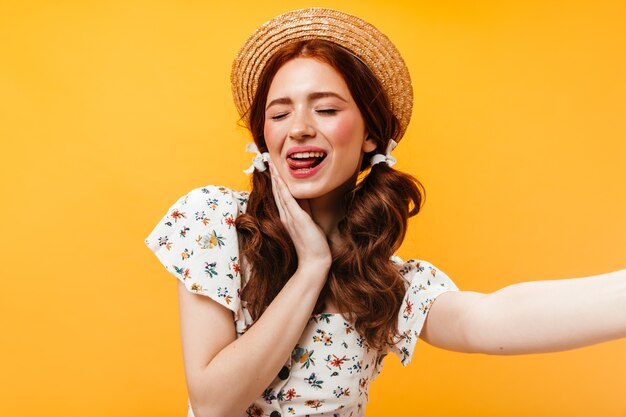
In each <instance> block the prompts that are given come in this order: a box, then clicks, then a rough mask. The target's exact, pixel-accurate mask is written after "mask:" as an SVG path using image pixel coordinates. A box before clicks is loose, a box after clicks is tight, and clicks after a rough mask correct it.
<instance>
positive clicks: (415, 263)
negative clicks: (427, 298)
mask: <svg viewBox="0 0 626 417" xmlns="http://www.w3.org/2000/svg"><path fill="white" fill-rule="evenodd" d="M390 260H391V262H392V263H393V265H394V266H395V267H396V268H397V270H398V272H399V273H400V275H401V276H402V278H404V280H405V281H406V282H407V284H409V285H412V284H414V283H415V282H416V281H418V282H420V283H423V282H422V281H425V283H426V284H427V285H428V286H431V285H433V284H434V283H436V284H438V285H439V286H442V287H444V286H447V287H450V286H451V287H453V288H454V289H458V288H457V287H456V285H455V284H454V282H453V281H452V280H451V279H450V277H448V275H446V273H445V272H443V271H442V270H441V269H439V268H437V267H436V266H435V265H433V264H432V263H430V262H428V261H425V260H422V259H409V260H407V261H404V260H402V258H400V257H399V256H397V255H393V256H392V257H391V258H390Z"/></svg>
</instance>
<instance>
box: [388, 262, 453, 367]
mask: <svg viewBox="0 0 626 417" xmlns="http://www.w3.org/2000/svg"><path fill="white" fill-rule="evenodd" d="M391 260H392V262H394V264H396V265H397V267H398V271H399V272H400V274H401V275H402V276H403V278H404V279H405V281H406V282H407V285H408V287H407V291H406V295H405V296H404V301H403V302H402V305H401V306H400V311H399V312H398V331H399V333H400V335H401V336H402V338H401V339H400V341H399V342H398V343H397V344H396V345H394V346H393V347H392V348H391V351H393V352H394V353H395V354H396V355H397V356H398V358H399V359H400V361H401V362H402V365H404V366H407V365H408V364H409V363H410V362H411V359H412V356H413V351H414V349H415V345H416V343H417V340H418V338H419V335H420V333H421V331H422V327H423V326H424V322H425V321H426V316H427V315H428V311H429V309H430V306H431V305H432V304H433V302H434V301H435V299H436V298H437V297H438V296H439V295H440V294H443V293H444V292H447V291H458V290H459V289H458V288H457V286H456V285H455V284H454V282H452V280H451V279H450V278H449V277H448V276H447V275H446V274H445V273H443V272H442V271H440V270H439V269H438V268H436V267H435V266H433V265H432V264H430V263H428V262H426V261H421V260H415V259H411V260H409V261H407V262H403V261H402V260H401V259H400V258H398V257H397V256H394V257H392V259H391Z"/></svg>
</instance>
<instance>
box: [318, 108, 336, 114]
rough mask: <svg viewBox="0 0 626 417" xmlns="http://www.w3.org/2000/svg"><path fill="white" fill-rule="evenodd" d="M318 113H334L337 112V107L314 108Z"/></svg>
mask: <svg viewBox="0 0 626 417" xmlns="http://www.w3.org/2000/svg"><path fill="white" fill-rule="evenodd" d="M316 111H317V112H318V113H323V114H335V113H337V109H323V110H316Z"/></svg>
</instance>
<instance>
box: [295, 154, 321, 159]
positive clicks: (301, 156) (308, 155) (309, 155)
mask: <svg viewBox="0 0 626 417" xmlns="http://www.w3.org/2000/svg"><path fill="white" fill-rule="evenodd" d="M324 156H326V153H324V152H298V153H292V154H291V155H289V157H290V158H296V159H304V158H322V157H324Z"/></svg>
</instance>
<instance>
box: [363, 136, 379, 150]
mask: <svg viewBox="0 0 626 417" xmlns="http://www.w3.org/2000/svg"><path fill="white" fill-rule="evenodd" d="M361 150H363V152H364V153H368V152H372V151H374V150H376V141H375V140H374V139H372V138H371V137H369V136H367V137H366V138H365V140H364V141H363V146H362V147H361Z"/></svg>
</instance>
